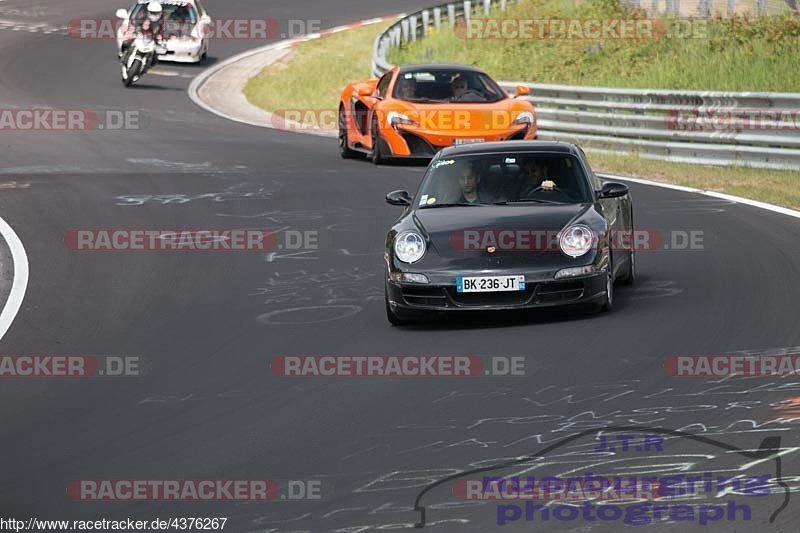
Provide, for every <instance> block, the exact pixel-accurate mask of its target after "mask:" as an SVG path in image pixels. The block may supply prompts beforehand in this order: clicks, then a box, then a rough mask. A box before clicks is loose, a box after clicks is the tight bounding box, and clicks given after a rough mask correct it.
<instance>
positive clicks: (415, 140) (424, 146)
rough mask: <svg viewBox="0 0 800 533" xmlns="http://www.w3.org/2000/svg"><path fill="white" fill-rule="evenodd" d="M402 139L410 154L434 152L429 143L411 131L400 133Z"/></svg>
mask: <svg viewBox="0 0 800 533" xmlns="http://www.w3.org/2000/svg"><path fill="white" fill-rule="evenodd" d="M401 135H402V136H403V140H404V141H406V144H407V145H408V149H409V150H410V151H411V155H419V156H431V157H433V155H434V154H436V150H435V149H434V148H433V146H431V143H429V142H428V141H426V140H425V139H423V138H422V137H419V136H417V135H413V134H411V133H402V134H401Z"/></svg>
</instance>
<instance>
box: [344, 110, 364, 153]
mask: <svg viewBox="0 0 800 533" xmlns="http://www.w3.org/2000/svg"><path fill="white" fill-rule="evenodd" d="M339 155H340V156H341V158H342V159H354V158H355V157H357V156H358V155H359V154H358V152H356V151H355V150H351V149H350V144H349V141H348V140H347V117H345V114H344V107H342V106H339Z"/></svg>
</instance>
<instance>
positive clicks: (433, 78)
mask: <svg viewBox="0 0 800 533" xmlns="http://www.w3.org/2000/svg"><path fill="white" fill-rule="evenodd" d="M392 96H393V97H394V98H397V99H400V100H406V101H409V102H474V103H482V102H483V103H491V102H497V101H499V100H503V99H504V98H506V95H505V93H504V92H503V90H502V89H501V88H500V86H499V85H497V83H496V82H495V81H494V80H493V79H492V78H490V77H489V76H488V75H486V74H484V73H483V72H475V71H473V70H462V69H424V70H413V71H408V72H403V73H401V74H400V78H399V79H398V80H397V82H396V83H395V85H394V91H393V93H392Z"/></svg>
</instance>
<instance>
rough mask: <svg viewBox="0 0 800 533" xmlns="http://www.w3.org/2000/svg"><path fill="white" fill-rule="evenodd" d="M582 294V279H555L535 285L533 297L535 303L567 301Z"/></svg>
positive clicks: (575, 298)
mask: <svg viewBox="0 0 800 533" xmlns="http://www.w3.org/2000/svg"><path fill="white" fill-rule="evenodd" d="M581 296H583V282H582V281H556V282H552V283H540V284H538V285H537V286H536V291H535V293H534V298H535V301H536V303H537V304H546V303H558V302H568V301H571V300H577V299H579V298H580V297H581Z"/></svg>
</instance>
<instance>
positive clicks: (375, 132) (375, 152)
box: [370, 117, 386, 165]
mask: <svg viewBox="0 0 800 533" xmlns="http://www.w3.org/2000/svg"><path fill="white" fill-rule="evenodd" d="M370 135H371V136H372V162H373V163H374V164H376V165H381V164H383V163H386V156H385V155H383V148H382V144H383V139H381V132H380V130H379V129H378V117H372V128H371V129H370Z"/></svg>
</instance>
